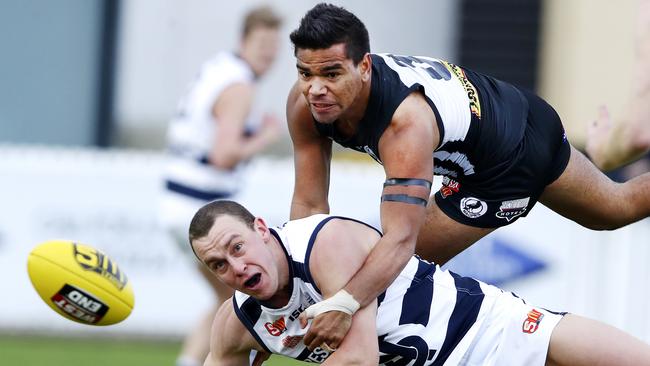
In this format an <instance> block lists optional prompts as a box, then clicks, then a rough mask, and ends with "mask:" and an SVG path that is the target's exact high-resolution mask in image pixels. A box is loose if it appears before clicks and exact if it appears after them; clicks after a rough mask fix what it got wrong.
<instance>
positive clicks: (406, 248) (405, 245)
mask: <svg viewBox="0 0 650 366" xmlns="http://www.w3.org/2000/svg"><path fill="white" fill-rule="evenodd" d="M413 231H415V230H413ZM417 234H418V233H417V232H411V231H402V232H399V233H388V232H387V233H385V235H384V238H385V240H388V241H391V242H393V243H395V245H396V247H397V248H398V249H399V253H400V254H402V257H404V258H407V260H408V258H410V257H411V256H412V255H413V254H414V253H415V245H416V242H417V238H418V235H417Z"/></svg>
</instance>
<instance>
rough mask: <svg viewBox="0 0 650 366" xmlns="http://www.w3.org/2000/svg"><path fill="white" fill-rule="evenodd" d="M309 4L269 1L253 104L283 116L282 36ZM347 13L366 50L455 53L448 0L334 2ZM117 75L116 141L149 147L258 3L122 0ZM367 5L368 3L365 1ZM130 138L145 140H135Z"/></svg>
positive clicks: (286, 64) (286, 54) (285, 48)
mask: <svg viewBox="0 0 650 366" xmlns="http://www.w3.org/2000/svg"><path fill="white" fill-rule="evenodd" d="M317 3H318V2H317V1H313V0H310V1H300V2H297V1H291V0H276V1H273V2H272V3H271V4H272V6H274V7H275V8H276V9H277V10H278V12H279V13H280V14H282V15H283V17H284V20H285V22H284V24H283V27H282V38H283V43H282V47H281V50H280V54H279V57H278V60H277V62H276V64H275V66H274V68H273V69H272V70H271V72H270V74H269V75H268V76H267V77H266V78H265V79H264V80H263V81H262V85H261V89H260V92H259V95H258V101H259V104H260V105H261V106H262V107H263V108H265V109H268V110H270V111H273V112H275V113H276V114H278V115H280V116H284V105H285V97H286V94H287V92H288V90H289V88H290V87H291V85H292V84H293V81H294V80H295V75H296V72H295V61H294V58H293V50H292V48H291V45H290V41H289V33H290V32H291V31H292V30H294V29H295V28H297V26H298V23H299V21H300V18H301V17H302V16H303V15H304V14H305V12H307V10H309V9H310V8H311V7H312V6H314V5H315V4H317ZM334 3H335V4H337V5H341V6H344V7H346V8H347V9H349V10H350V11H352V12H354V13H355V14H356V15H357V16H359V18H360V19H361V20H362V21H364V23H365V24H366V26H367V27H368V31H369V33H370V43H371V49H372V50H373V52H394V53H403V54H413V55H429V56H436V57H440V58H443V59H449V60H451V61H453V60H454V58H455V48H454V47H455V37H456V29H455V24H456V16H455V14H456V5H457V2H455V1H453V0H437V1H427V0H414V1H408V2H401V3H397V2H394V1H390V0H380V1H373V2H372V3H370V2H367V1H363V0H347V1H334ZM122 4H123V7H122V13H121V26H120V37H119V58H118V75H117V90H116V92H117V100H116V103H117V106H116V109H117V112H116V117H117V124H118V129H120V131H121V132H120V135H121V140H122V141H127V142H131V143H133V144H145V145H148V146H157V145H159V144H160V143H161V136H160V132H161V131H163V130H164V129H165V127H166V124H167V121H168V119H169V117H170V116H171V115H172V112H173V110H174V107H175V106H176V100H177V99H178V98H179V96H180V95H181V94H182V93H183V91H184V89H185V86H186V85H187V84H188V83H189V81H190V80H191V79H192V77H193V76H194V74H195V73H196V72H197V71H198V68H199V66H200V64H201V62H202V61H204V60H205V59H206V58H208V57H210V55H212V54H213V53H215V52H217V51H219V50H222V49H234V48H235V47H236V44H237V41H238V37H239V29H240V20H241V18H242V16H243V14H244V13H245V12H246V11H247V10H248V9H250V8H251V7H253V6H255V5H258V4H260V2H259V1H253V0H244V1H227V2H226V1H210V0H185V1H181V0H133V1H124V2H122ZM369 4H372V5H369ZM138 139H145V140H146V139H153V140H154V141H149V142H147V141H144V142H140V141H138Z"/></svg>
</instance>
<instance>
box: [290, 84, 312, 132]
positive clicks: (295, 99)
mask: <svg viewBox="0 0 650 366" xmlns="http://www.w3.org/2000/svg"><path fill="white" fill-rule="evenodd" d="M287 119H288V120H289V121H290V122H291V121H295V120H300V121H304V120H311V119H312V117H311V113H310V112H309V106H308V105H307V102H306V101H305V98H304V97H303V95H302V92H301V90H300V87H299V85H298V82H296V83H294V84H293V86H292V87H291V90H289V95H288V96H287Z"/></svg>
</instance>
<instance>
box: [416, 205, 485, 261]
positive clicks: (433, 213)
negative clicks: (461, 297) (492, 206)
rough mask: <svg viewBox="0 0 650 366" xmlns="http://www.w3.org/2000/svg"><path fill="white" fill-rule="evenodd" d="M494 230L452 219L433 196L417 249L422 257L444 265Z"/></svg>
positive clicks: (421, 229)
mask: <svg viewBox="0 0 650 366" xmlns="http://www.w3.org/2000/svg"><path fill="white" fill-rule="evenodd" d="M492 231H494V228H480V227H473V226H469V225H465V224H461V223H460V222H458V221H455V220H453V219H451V218H450V217H449V216H447V214H445V213H444V212H443V211H442V210H441V209H440V207H438V204H437V203H436V200H435V198H434V197H433V196H432V197H431V199H430V200H429V205H428V207H427V217H426V219H425V221H424V224H423V225H422V227H421V228H420V233H419V235H418V241H417V246H416V250H415V251H416V253H417V254H418V255H419V256H421V257H422V258H424V259H426V260H428V261H432V262H435V263H437V264H440V265H443V264H444V263H446V262H447V261H449V260H450V259H451V258H453V257H454V256H456V254H458V253H460V252H462V251H463V250H465V249H467V248H468V247H469V246H470V245H472V244H473V243H475V242H476V241H477V240H479V239H481V238H482V237H484V236H485V235H487V234H489V233H491V232H492Z"/></svg>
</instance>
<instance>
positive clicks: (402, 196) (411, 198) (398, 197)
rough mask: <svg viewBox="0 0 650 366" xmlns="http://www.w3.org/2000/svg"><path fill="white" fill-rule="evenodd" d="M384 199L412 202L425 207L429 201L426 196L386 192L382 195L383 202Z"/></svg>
mask: <svg viewBox="0 0 650 366" xmlns="http://www.w3.org/2000/svg"><path fill="white" fill-rule="evenodd" d="M384 201H391V202H402V203H410V204H412V205H421V206H424V207H427V203H428V202H427V200H425V199H424V198H420V197H414V196H409V195H408V194H385V195H383V196H381V202H384Z"/></svg>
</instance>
